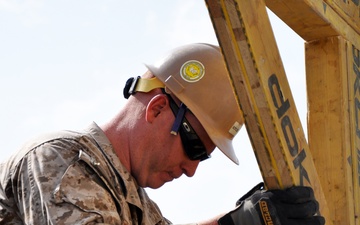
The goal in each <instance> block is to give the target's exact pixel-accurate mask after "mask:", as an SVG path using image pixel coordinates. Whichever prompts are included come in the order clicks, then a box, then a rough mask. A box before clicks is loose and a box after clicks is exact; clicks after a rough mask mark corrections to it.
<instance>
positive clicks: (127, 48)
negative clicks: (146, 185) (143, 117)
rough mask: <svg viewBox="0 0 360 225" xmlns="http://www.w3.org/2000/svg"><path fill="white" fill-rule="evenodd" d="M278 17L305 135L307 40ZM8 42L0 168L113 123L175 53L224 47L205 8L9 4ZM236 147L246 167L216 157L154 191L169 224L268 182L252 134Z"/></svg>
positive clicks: (0, 57)
mask: <svg viewBox="0 0 360 225" xmlns="http://www.w3.org/2000/svg"><path fill="white" fill-rule="evenodd" d="M270 18H271V22H272V25H273V29H274V32H275V37H276V39H277V43H278V46H279V50H280V54H281V57H282V60H283V64H284V67H285V70H286V73H287V76H288V80H289V83H290V87H291V88H292V91H293V95H294V98H295V102H296V105H297V108H298V112H299V114H300V117H301V120H302V122H303V126H304V129H305V131H306V127H305V125H306V124H305V122H306V91H305V67H304V41H303V40H302V39H301V38H299V37H298V36H297V35H296V34H294V32H292V31H291V30H290V29H289V28H288V27H287V26H286V25H284V24H283V23H282V22H281V21H280V20H279V19H277V18H276V17H275V16H274V15H272V14H271V13H270ZM0 34H1V35H0V96H1V97H0V105H1V110H0V124H1V127H0V137H1V142H0V143H1V145H0V160H3V159H6V158H7V157H8V156H9V155H10V154H11V153H13V152H14V151H15V150H16V149H18V148H19V147H20V146H21V145H22V144H23V143H24V142H25V141H26V140H29V139H30V138H31V137H34V136H37V135H39V134H41V133H44V132H48V131H56V130H59V129H76V130H78V129H82V128H84V127H86V126H87V125H88V124H90V123H91V122H92V121H95V122H97V123H98V124H101V123H103V122H105V121H107V120H108V119H109V118H111V116H112V115H114V114H115V113H116V112H117V110H119V109H120V108H121V106H122V105H123V104H124V102H125V100H124V99H123V97H122V88H123V85H124V83H125V81H126V80H127V78H128V77H130V76H138V75H141V74H143V73H144V72H145V66H144V63H146V64H151V63H152V62H155V61H156V59H157V58H158V57H159V56H160V55H162V53H164V52H166V51H167V50H169V49H171V48H174V47H177V46H179V45H183V44H187V43H193V42H207V43H212V44H217V40H216V37H215V34H214V31H213V27H212V24H211V21H210V18H209V16H208V11H207V9H206V6H205V3H204V1H194V0H172V1H169V0H157V1H149V0H138V1H123V0H120V1H116V0H102V1H95V0H77V1H70V0H61V1H45V0H0ZM234 145H235V149H236V150H237V155H238V158H239V160H240V166H236V165H235V164H233V163H232V162H231V161H230V160H228V159H227V158H226V157H225V156H223V155H222V154H221V153H220V151H218V150H216V151H215V152H214V154H213V157H212V159H210V160H208V161H205V162H204V163H201V164H200V166H199V168H198V171H197V173H196V174H195V176H194V177H193V178H190V179H189V178H187V177H181V178H180V179H178V180H175V181H173V182H171V183H169V184H166V185H165V186H163V187H162V188H160V189H157V190H149V195H150V196H151V197H152V198H153V199H154V200H155V201H156V202H157V203H158V204H159V206H160V208H161V210H162V212H163V214H164V215H165V216H166V217H167V218H169V219H170V220H172V221H173V222H174V223H185V222H192V221H197V220H201V219H206V218H208V217H212V216H213V215H215V214H218V213H221V212H223V211H228V210H230V209H232V207H233V206H234V204H235V201H236V200H237V198H239V197H240V196H241V195H242V194H244V193H245V192H246V191H247V190H248V189H249V188H251V187H252V186H254V185H255V184H256V183H257V182H259V181H261V176H260V172H259V169H258V166H257V164H256V161H255V157H254V155H253V152H252V148H251V145H250V142H249V140H248V137H247V133H246V130H245V129H242V130H241V132H240V133H239V134H238V136H237V137H236V138H235V141H234Z"/></svg>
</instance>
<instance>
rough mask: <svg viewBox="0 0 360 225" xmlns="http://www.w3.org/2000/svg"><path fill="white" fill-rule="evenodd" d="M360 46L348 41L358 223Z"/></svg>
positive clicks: (359, 206)
mask: <svg viewBox="0 0 360 225" xmlns="http://www.w3.org/2000/svg"><path fill="white" fill-rule="evenodd" d="M359 49H360V48H357V47H356V46H355V45H353V44H352V43H350V42H347V59H348V65H347V68H348V70H347V73H348V76H349V79H348V81H349V105H350V138H351V142H350V143H351V158H349V161H350V162H351V164H352V169H353V188H354V196H353V199H354V200H355V202H354V207H355V217H356V225H359V224H360V51H359Z"/></svg>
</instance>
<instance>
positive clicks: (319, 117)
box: [305, 37, 358, 225]
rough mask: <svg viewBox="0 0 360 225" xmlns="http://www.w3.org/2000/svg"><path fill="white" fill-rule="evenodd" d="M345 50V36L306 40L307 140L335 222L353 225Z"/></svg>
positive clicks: (355, 218)
mask: <svg viewBox="0 0 360 225" xmlns="http://www.w3.org/2000/svg"><path fill="white" fill-rule="evenodd" d="M346 49H347V42H346V40H345V39H344V38H342V37H330V38H326V39H322V40H317V41H312V42H308V43H306V47H305V53H306V54H305V58H306V81H307V83H306V84H307V95H308V107H309V108H308V139H309V146H310V149H311V152H312V155H313V159H314V163H315V166H316V168H317V171H318V174H319V178H320V182H321V184H322V187H323V191H324V194H325V197H326V200H327V203H328V206H329V210H330V212H331V214H332V215H333V218H334V224H339V225H340V224H347V225H354V224H355V220H358V218H357V217H356V216H355V214H354V213H355V212H354V192H353V191H354V189H353V173H352V167H351V164H350V163H349V161H348V159H349V157H350V156H351V150H350V145H351V144H350V143H351V138H350V121H349V93H348V90H349V86H348V76H347V68H348V67H347V66H348V62H347V59H348V58H347V54H346V52H347V51H346ZM351 124H352V123H351Z"/></svg>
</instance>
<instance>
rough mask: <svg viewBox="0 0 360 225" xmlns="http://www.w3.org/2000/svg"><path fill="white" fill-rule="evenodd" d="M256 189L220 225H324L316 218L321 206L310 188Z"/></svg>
mask: <svg viewBox="0 0 360 225" xmlns="http://www.w3.org/2000/svg"><path fill="white" fill-rule="evenodd" d="M262 185H263V184H262V183H260V184H259V185H257V186H255V187H254V188H253V189H252V190H251V191H249V192H248V193H247V194H246V195H245V196H243V197H242V198H240V199H239V200H238V201H237V203H236V205H237V207H236V208H235V209H234V210H233V211H231V212H229V213H228V214H226V215H225V216H223V217H221V218H220V219H219V220H218V223H219V224H220V225H234V224H238V225H324V224H325V219H324V217H322V216H318V215H316V213H317V211H318V210H319V203H318V202H317V201H316V200H315V197H314V191H313V190H312V188H311V187H303V186H296V187H291V188H287V189H285V190H259V189H261V186H262Z"/></svg>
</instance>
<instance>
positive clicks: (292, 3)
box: [265, 0, 360, 48]
mask: <svg viewBox="0 0 360 225" xmlns="http://www.w3.org/2000/svg"><path fill="white" fill-rule="evenodd" d="M265 1H266V6H267V7H268V8H269V9H270V10H271V11H273V12H274V13H275V14H276V15H277V16H278V17H279V18H280V19H282V21H284V23H286V24H287V25H288V26H289V27H291V28H292V29H293V30H294V31H295V32H296V33H297V34H298V35H299V36H301V37H302V38H303V39H304V40H306V41H312V40H318V39H323V38H327V37H331V36H342V37H344V38H346V39H347V40H349V41H350V42H352V43H353V44H354V45H355V46H357V47H358V48H360V39H359V35H360V21H359V20H360V18H359V10H360V9H359V1H358V0H345V1H346V4H345V3H344V0H326V1H324V0H265ZM340 2H342V3H341V4H340ZM329 4H330V5H329ZM344 5H346V6H347V7H345V6H344ZM340 7H342V8H344V9H342V8H340ZM354 11H356V12H354ZM353 15H355V17H352V16H353ZM356 15H357V17H356Z"/></svg>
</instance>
